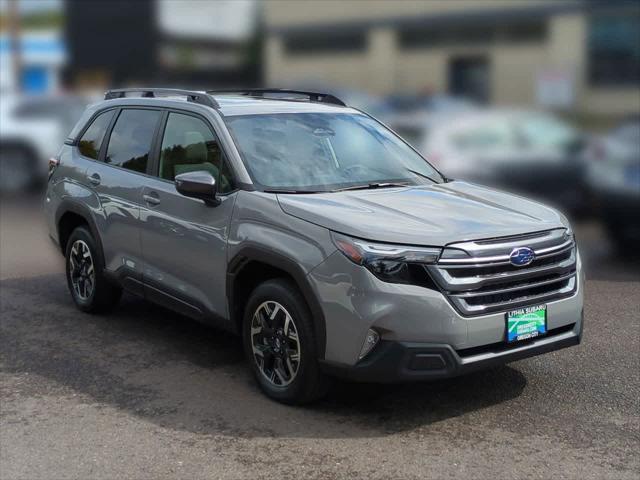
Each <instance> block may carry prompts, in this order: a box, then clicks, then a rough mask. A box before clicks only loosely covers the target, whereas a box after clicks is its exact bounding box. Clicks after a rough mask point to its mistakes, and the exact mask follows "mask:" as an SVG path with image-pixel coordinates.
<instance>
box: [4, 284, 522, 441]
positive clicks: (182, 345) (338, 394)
mask: <svg viewBox="0 0 640 480" xmlns="http://www.w3.org/2000/svg"><path fill="white" fill-rule="evenodd" d="M0 307H1V308H0V319H1V320H0V335H1V338H0V342H1V343H0V344H1V345H2V348H1V350H0V366H1V370H2V373H3V375H8V376H15V377H20V376H25V375H27V374H28V375H29V377H28V378H29V382H31V383H32V385H31V387H30V391H31V393H29V395H30V396H35V397H42V396H51V395H54V396H59V397H66V398H68V397H73V398H74V401H76V402H78V401H79V402H83V403H88V404H99V405H101V406H108V407H113V408H115V409H118V410H119V411H124V412H127V413H128V414H130V415H134V416H137V417H140V418H142V419H144V420H145V421H150V422H153V423H155V424H157V425H159V426H161V427H163V428H170V429H175V430H187V431H191V432H196V433H201V434H205V435H206V434H217V435H228V436H236V437H257V436H261V437H297V436H298V437H311V438H341V437H371V436H380V435H386V434H391V433H395V432H400V431H406V430H411V429H415V428H418V427H425V426H429V425H432V424H434V423H436V422H439V421H441V420H444V419H447V418H451V417H457V416H460V415H464V414H467V413H470V412H473V411H477V410H480V409H484V408H487V407H490V406H492V405H496V404H500V403H502V402H506V401H508V400H510V399H513V398H515V397H518V396H519V395H520V394H521V393H522V391H523V389H524V387H525V386H526V384H527V380H526V378H525V376H524V375H523V374H522V373H521V372H520V371H519V370H517V369H515V368H511V367H507V366H505V367H499V368H495V369H491V370H487V371H483V372H478V373H475V374H470V375H467V376H465V377H460V378H454V379H448V380H442V381H436V382H431V383H419V384H407V385H370V384H354V383H345V382H335V384H334V385H333V387H332V389H331V390H330V392H329V394H328V396H327V397H326V398H325V399H323V400H322V401H319V402H317V403H315V404H312V405H308V406H304V407H288V406H285V405H281V404H278V403H276V402H273V401H271V400H269V399H267V398H266V397H264V396H263V395H262V394H261V393H260V391H259V390H258V388H257V386H256V384H255V382H254V381H253V379H252V378H251V376H250V373H249V372H248V369H247V368H246V367H245V363H244V358H243V353H242V345H241V342H240V340H239V339H238V338H237V337H234V336H232V335H230V334H227V333H224V332H222V331H220V330H216V329H213V328H209V327H207V326H204V325H201V324H198V323H197V322H194V321H191V320H189V319H186V318H184V317H181V316H179V315H177V314H174V313H173V312H170V311H168V310H165V309H162V308H160V307H156V306H153V305H151V304H148V303H146V302H144V301H142V300H140V299H137V298H134V297H130V296H125V297H124V298H123V300H122V301H121V303H120V304H119V305H118V307H116V309H115V310H114V311H113V312H112V313H111V314H108V315H103V316H97V315H87V314H83V313H81V312H79V311H77V310H76V309H75V308H74V306H73V305H72V303H71V299H70V297H69V295H68V292H67V290H66V284H65V279H64V277H63V276H62V275H59V274H56V275H48V276H43V277H36V278H27V279H12V280H5V281H2V282H0ZM3 395H5V394H3ZM16 395H18V396H19V395H26V393H24V392H22V393H17V394H16ZM10 396H11V395H10ZM16 401H19V399H18V400H16ZM51 415H64V412H51ZM27 420H28V419H27Z"/></svg>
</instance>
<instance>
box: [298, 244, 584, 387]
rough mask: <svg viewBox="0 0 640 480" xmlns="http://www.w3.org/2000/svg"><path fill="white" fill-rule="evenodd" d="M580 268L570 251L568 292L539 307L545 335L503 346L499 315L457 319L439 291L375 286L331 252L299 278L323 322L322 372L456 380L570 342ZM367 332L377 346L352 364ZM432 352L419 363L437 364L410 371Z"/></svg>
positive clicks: (578, 323) (578, 318)
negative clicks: (573, 279)
mask: <svg viewBox="0 0 640 480" xmlns="http://www.w3.org/2000/svg"><path fill="white" fill-rule="evenodd" d="M581 263H582V262H581V261H580V256H579V254H578V255H577V285H576V290H575V292H574V293H573V294H572V295H571V296H569V297H566V298H560V299H556V300H551V301H547V302H546V305H547V328H548V330H549V334H548V335H547V336H545V337H541V338H537V339H535V340H534V341H532V342H531V343H526V344H521V345H518V346H516V347H515V348H514V347H513V346H510V347H511V348H507V346H506V345H505V342H504V338H505V313H504V312H495V313H488V314H486V315H479V316H471V317H470V316H463V315H461V314H460V313H459V312H458V311H457V310H456V309H455V308H454V307H453V306H452V305H451V303H450V302H449V300H448V299H447V298H445V296H444V295H443V294H442V293H441V292H440V291H437V290H434V289H429V288H423V287H419V286H415V285H400V284H392V283H386V282H382V281H380V280H378V279H377V278H376V277H375V276H373V275H372V274H371V273H370V272H369V271H368V270H366V269H365V268H363V267H360V266H357V265H355V264H353V263H351V262H350V261H348V260H347V259H346V258H345V257H344V255H342V254H340V253H339V252H336V253H334V254H333V255H331V256H330V257H329V258H328V259H327V260H326V261H325V262H324V263H323V264H321V265H319V266H318V267H316V268H315V269H314V270H313V271H312V272H311V273H310V274H309V276H308V277H307V278H308V279H309V280H310V283H311V286H312V288H313V290H314V291H315V293H316V296H317V298H318V299H320V305H321V308H322V310H323V314H324V318H325V325H326V343H325V347H326V348H325V355H324V358H323V359H321V360H322V363H323V365H324V367H325V369H326V370H327V371H328V372H330V373H334V374H337V375H341V376H346V377H351V378H362V379H364V380H370V381H381V382H388V381H396V380H411V379H428V378H438V377H447V376H452V375H458V374H461V373H465V372H467V371H470V370H473V369H476V368H482V367H484V366H489V365H491V364H492V363H506V362H510V361H513V360H517V359H519V358H523V357H524V356H532V355H537V354H540V353H544V352H546V351H549V350H554V349H557V348H562V347H565V346H569V345H572V344H577V343H578V342H579V336H580V332H581V329H582V310H583V300H584V272H583V271H582V265H581ZM338 272H339V273H338ZM541 303H545V302H541ZM369 328H372V329H374V330H376V331H377V332H378V333H379V334H380V337H381V341H380V343H379V344H378V345H377V346H376V347H375V348H374V349H373V350H372V352H371V353H370V354H369V355H368V356H366V357H365V358H364V359H363V360H359V359H358V357H359V353H360V349H361V347H362V345H363V342H364V340H365V338H366V335H367V331H368V329H369ZM572 332H573V333H572ZM433 352H435V354H436V356H438V357H439V358H436V359H435V360H434V359H432V358H431V357H429V359H430V360H429V359H425V360H423V361H424V362H427V363H429V362H430V361H434V362H437V364H438V365H440V366H438V367H437V368H431V369H426V370H429V371H426V370H425V369H417V370H418V371H413V370H416V369H415V368H410V365H411V362H412V361H413V357H414V356H415V354H416V353H423V354H425V355H431V354H433ZM414 366H415V365H414Z"/></svg>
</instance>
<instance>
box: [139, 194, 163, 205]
mask: <svg viewBox="0 0 640 480" xmlns="http://www.w3.org/2000/svg"><path fill="white" fill-rule="evenodd" d="M142 198H144V201H145V202H147V203H148V204H150V205H158V204H159V203H160V199H159V198H158V197H157V196H156V195H142Z"/></svg>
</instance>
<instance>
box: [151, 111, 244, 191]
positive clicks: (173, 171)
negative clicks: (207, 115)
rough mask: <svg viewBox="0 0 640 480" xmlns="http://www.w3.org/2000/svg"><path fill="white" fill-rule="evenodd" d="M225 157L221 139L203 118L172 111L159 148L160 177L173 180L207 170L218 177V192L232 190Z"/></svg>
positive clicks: (214, 176)
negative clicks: (189, 173)
mask: <svg viewBox="0 0 640 480" xmlns="http://www.w3.org/2000/svg"><path fill="white" fill-rule="evenodd" d="M223 157H224V156H223V154H222V150H221V149H220V144H219V143H218V140H217V139H216V137H215V136H214V134H213V132H212V131H211V129H210V128H209V127H208V126H207V125H206V124H205V123H204V122H203V121H202V120H200V119H199V118H196V117H192V116H190V115H182V114H179V113H170V114H169V118H168V119H167V125H166V127H165V130H164V136H163V138H162V150H161V151H160V171H159V176H160V178H163V179H165V180H171V181H173V179H174V178H175V176H176V175H180V174H181V173H187V172H196V171H206V172H209V173H210V174H211V175H212V176H213V178H215V179H216V182H217V183H218V192H220V193H225V192H229V191H231V190H232V189H233V187H232V181H231V176H230V175H229V172H228V170H227V169H226V168H225V167H224V161H223Z"/></svg>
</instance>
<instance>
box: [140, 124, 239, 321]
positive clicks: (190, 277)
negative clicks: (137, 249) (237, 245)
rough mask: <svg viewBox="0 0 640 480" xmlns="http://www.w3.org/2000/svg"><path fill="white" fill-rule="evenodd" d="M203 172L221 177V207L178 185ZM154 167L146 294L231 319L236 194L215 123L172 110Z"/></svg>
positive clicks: (146, 232)
mask: <svg viewBox="0 0 640 480" xmlns="http://www.w3.org/2000/svg"><path fill="white" fill-rule="evenodd" d="M200 170H204V171H207V172H209V173H211V174H212V175H213V177H214V178H215V179H216V182H217V185H218V192H219V199H220V203H219V204H218V205H216V206H209V205H206V204H205V203H204V202H203V201H202V200H196V199H193V198H188V197H184V196H182V195H181V194H179V193H178V192H177V191H176V188H175V184H174V177H175V176H176V175H179V174H180V173H186V172H192V171H200ZM154 173H155V178H153V179H147V181H146V182H145V186H144V188H143V191H142V192H141V194H142V199H143V206H142V209H141V215H140V219H141V222H140V223H141V226H142V228H141V245H142V253H143V257H144V261H145V265H144V273H143V278H144V283H145V295H146V296H147V297H148V298H149V299H151V300H154V301H156V302H158V303H161V304H164V305H166V306H168V307H170V308H173V309H175V310H178V311H182V312H183V313H185V314H187V315H190V316H195V317H200V316H203V315H204V316H207V315H208V314H211V313H213V314H214V315H216V316H218V317H222V318H227V302H226V292H225V279H226V271H227V237H228V233H229V224H230V220H231V213H232V210H233V204H234V201H235V197H236V194H235V193H233V184H232V179H231V176H230V175H229V173H228V169H227V165H225V162H224V155H223V153H222V150H221V147H220V144H219V142H218V139H217V137H216V135H215V134H214V132H213V130H212V129H211V127H210V126H209V124H208V122H207V121H206V120H204V119H203V118H201V117H199V116H194V115H191V114H187V113H177V112H169V113H168V116H167V118H166V126H165V128H164V133H163V135H162V141H161V147H160V152H159V155H158V162H157V166H156V168H155V172H154Z"/></svg>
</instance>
